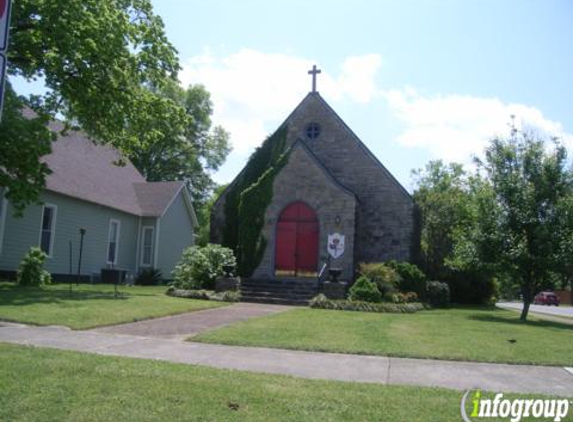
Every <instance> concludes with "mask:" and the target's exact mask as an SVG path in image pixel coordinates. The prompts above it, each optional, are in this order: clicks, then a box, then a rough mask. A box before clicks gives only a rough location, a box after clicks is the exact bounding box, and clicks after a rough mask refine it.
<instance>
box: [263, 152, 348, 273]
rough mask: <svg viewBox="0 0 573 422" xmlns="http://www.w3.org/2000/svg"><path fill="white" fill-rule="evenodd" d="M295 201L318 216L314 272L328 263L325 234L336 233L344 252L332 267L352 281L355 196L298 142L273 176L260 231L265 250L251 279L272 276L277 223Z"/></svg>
mask: <svg viewBox="0 0 573 422" xmlns="http://www.w3.org/2000/svg"><path fill="white" fill-rule="evenodd" d="M295 201H302V202H305V203H306V204H308V205H309V206H310V207H311V208H312V209H313V210H314V211H315V212H316V213H317V216H318V221H319V259H318V267H319V268H317V271H318V270H319V269H320V267H321V266H322V264H323V263H325V262H327V260H328V256H329V255H328V252H327V249H326V245H327V238H328V234H332V233H335V232H337V233H341V234H344V235H345V243H346V245H345V252H344V254H343V255H342V256H341V257H340V258H338V259H337V260H332V261H331V266H333V267H340V268H342V269H343V273H342V276H341V279H345V280H350V279H352V277H353V271H354V260H353V249H354V224H355V220H354V214H355V208H356V200H355V197H354V195H353V194H352V193H351V192H349V191H347V190H346V189H344V188H342V187H341V186H340V185H338V184H337V183H336V182H335V181H334V180H333V179H332V177H331V176H329V175H328V173H327V172H326V171H325V170H324V169H323V168H322V167H321V165H320V164H319V163H318V162H317V161H316V160H315V159H314V158H313V157H312V155H311V153H310V152H309V151H308V150H307V149H306V147H305V146H304V145H302V144H301V143H298V144H295V145H294V148H293V150H292V152H291V154H290V156H289V161H288V163H287V164H286V165H285V166H284V167H283V168H282V170H281V171H280V173H279V174H278V175H277V176H276V177H275V180H274V185H273V199H272V202H271V205H270V206H269V207H268V208H267V211H266V214H265V226H264V228H263V232H262V235H263V236H264V237H265V239H267V247H266V250H265V252H264V255H263V259H262V261H261V263H260V265H259V267H258V268H257V269H256V270H255V272H254V274H253V277H254V278H274V277H275V274H274V273H275V248H276V227H277V221H278V219H279V216H280V213H281V212H282V210H283V209H284V208H285V207H286V206H287V205H289V204H291V203H292V202H295ZM337 216H338V217H339V219H340V223H339V224H338V225H337V224H336V221H337V218H336V217H337Z"/></svg>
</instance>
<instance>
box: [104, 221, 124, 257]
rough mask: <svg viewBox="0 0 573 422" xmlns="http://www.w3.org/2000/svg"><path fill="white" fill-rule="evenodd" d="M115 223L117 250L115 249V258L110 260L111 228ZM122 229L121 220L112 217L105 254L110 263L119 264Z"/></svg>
mask: <svg viewBox="0 0 573 422" xmlns="http://www.w3.org/2000/svg"><path fill="white" fill-rule="evenodd" d="M113 224H117V231H116V239H115V250H114V255H115V256H114V257H113V258H114V260H113V261H110V260H109V246H110V245H111V228H112V226H113ZM120 231H121V221H119V220H117V219H115V218H110V220H109V226H108V229H107V248H106V255H105V261H106V263H107V264H108V265H117V262H118V261H119V239H120Z"/></svg>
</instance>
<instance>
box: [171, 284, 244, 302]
mask: <svg viewBox="0 0 573 422" xmlns="http://www.w3.org/2000/svg"><path fill="white" fill-rule="evenodd" d="M165 294H167V295H168V296H173V297H182V298H186V299H201V300H214V301H217V302H239V301H240V300H241V292H231V291H227V292H220V293H215V292H213V291H211V290H185V289H177V288H175V287H173V286H170V287H169V288H168V289H167V291H166V292H165Z"/></svg>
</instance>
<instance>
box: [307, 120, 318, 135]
mask: <svg viewBox="0 0 573 422" xmlns="http://www.w3.org/2000/svg"><path fill="white" fill-rule="evenodd" d="M319 135H320V126H319V125H318V123H309V124H308V125H307V126H306V137H307V138H308V139H316V138H318V136H319Z"/></svg>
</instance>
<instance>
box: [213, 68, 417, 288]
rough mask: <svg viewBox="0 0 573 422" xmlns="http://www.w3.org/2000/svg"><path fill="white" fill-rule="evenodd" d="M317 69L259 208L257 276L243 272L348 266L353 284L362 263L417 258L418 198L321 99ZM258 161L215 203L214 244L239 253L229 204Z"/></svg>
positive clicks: (282, 274) (280, 273)
mask: <svg viewBox="0 0 573 422" xmlns="http://www.w3.org/2000/svg"><path fill="white" fill-rule="evenodd" d="M317 73H320V71H319V70H317V69H316V66H314V67H313V69H312V70H311V71H309V74H311V75H312V91H311V92H309V93H308V95H307V96H306V97H305V98H304V99H303V100H302V102H301V103H300V104H299V105H298V106H297V107H296V108H295V109H294V111H293V112H292V113H291V114H290V116H288V118H287V119H286V120H285V122H284V123H283V124H282V125H281V126H280V128H279V130H283V132H284V139H283V142H284V146H283V149H284V151H285V157H286V158H284V159H285V162H284V163H283V164H282V165H281V166H280V168H278V167H277V168H278V170H277V172H276V175H275V176H274V178H273V179H272V195H271V197H269V202H268V204H267V205H266V209H264V210H260V212H261V217H262V216H264V218H261V222H260V226H261V230H260V241H259V246H260V247H261V251H260V257H258V258H257V260H256V262H255V263H254V266H253V268H252V272H251V273H250V274H242V275H243V276H245V275H246V276H248V277H250V278H251V279H264V280H266V281H267V282H268V281H272V280H277V281H280V280H281V279H293V278H296V279H302V278H305V277H308V278H313V279H315V280H316V277H317V274H318V273H319V272H320V271H321V269H322V268H323V266H324V265H325V264H326V266H327V267H326V268H338V269H340V270H341V276H340V279H341V280H347V281H351V280H353V279H354V278H355V275H356V269H357V266H358V264H359V263H361V262H382V261H387V260H390V259H396V260H399V261H415V260H416V258H417V253H418V249H419V233H418V224H417V221H418V219H417V211H416V207H415V205H414V202H413V200H412V197H411V196H410V194H409V193H408V192H407V191H406V189H404V187H403V186H402V185H400V183H399V182H398V181H397V180H396V179H395V178H394V177H393V176H392V174H390V172H389V171H388V170H387V169H386V168H385V167H384V165H383V164H382V163H381V162H380V161H379V160H378V158H376V157H375V156H374V154H372V152H371V151H370V150H369V149H368V148H367V147H366V145H364V144H363V143H362V141H361V140H360V139H358V137H357V136H356V135H355V134H354V132H352V130H351V129H350V128H349V127H348V126H347V125H346V124H345V123H344V121H343V120H342V119H341V118H340V117H339V116H338V115H337V114H336V112H335V111H334V110H333V109H332V108H331V107H330V106H329V105H328V103H327V102H326V101H325V100H324V99H323V98H322V97H321V96H320V94H319V93H318V92H317V90H316V75H317ZM267 142H271V143H272V142H278V141H276V140H274V139H273V138H272V137H271V138H269V139H268V140H267ZM267 147H268V148H274V146H273V145H268V146H267ZM255 154H257V152H255ZM252 160H253V157H252V158H251V160H250V161H249V163H248V164H247V167H246V168H245V169H243V171H242V172H241V173H240V174H239V175H238V176H237V178H236V179H235V180H234V181H233V182H232V183H231V184H230V185H229V187H228V188H227V190H226V191H224V192H223V194H222V195H221V196H220V198H219V199H218V200H217V202H216V203H215V204H214V206H213V209H212V214H211V241H212V242H213V243H222V244H224V245H227V246H230V247H233V248H235V250H237V244H236V242H235V244H233V241H229V240H228V239H227V240H226V239H225V233H224V228H225V225H226V224H227V225H229V221H226V220H228V219H229V218H231V216H232V215H238V214H236V213H237V212H238V211H236V210H235V211H233V210H230V211H229V209H228V206H229V204H228V202H229V201H230V200H231V199H230V195H231V194H232V192H233V189H236V188H237V186H239V185H240V183H241V182H242V181H244V179H245V177H247V176H248V175H247V173H248V171H249V169H248V166H249V165H250V164H251V161H252ZM267 173H268V172H267ZM263 176H264V174H263V175H262V176H260V177H261V178H262V177H263ZM253 180H255V178H253ZM253 183H257V181H254V182H253ZM259 183H260V180H259ZM243 186H247V185H245V184H244V185H243ZM240 194H241V192H238V193H237V195H240ZM241 198H242V197H241ZM243 200H244V199H243ZM226 208H227V210H226ZM249 221H250V220H249ZM242 223H243V224H249V225H251V223H250V222H247V221H243V222H242V221H241V218H240V216H239V217H238V218H237V219H236V220H234V222H233V223H232V224H234V225H236V226H237V225H238V227H234V228H233V227H231V229H235V230H238V231H239V232H240V230H241V224H242Z"/></svg>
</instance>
